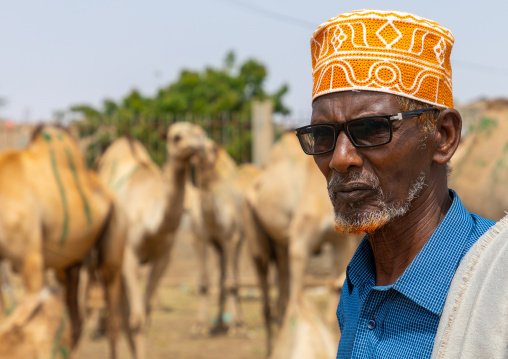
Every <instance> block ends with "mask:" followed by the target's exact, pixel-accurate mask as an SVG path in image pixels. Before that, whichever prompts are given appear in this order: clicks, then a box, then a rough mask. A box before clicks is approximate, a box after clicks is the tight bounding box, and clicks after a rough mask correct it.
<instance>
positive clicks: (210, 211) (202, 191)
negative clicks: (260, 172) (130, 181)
mask: <svg viewBox="0 0 508 359" xmlns="http://www.w3.org/2000/svg"><path fill="white" fill-rule="evenodd" d="M193 164H194V166H195V172H196V185H197V187H196V188H195V187H193V185H192V184H190V183H188V185H187V191H188V199H189V201H188V204H187V208H188V210H189V212H190V227H191V228H190V229H191V233H192V240H193V245H194V249H195V253H196V256H197V258H198V260H197V263H198V265H199V268H198V272H199V293H200V297H201V299H200V302H201V304H200V310H199V311H198V318H197V322H196V324H195V326H194V327H193V329H192V332H193V334H194V335H208V334H209V327H208V321H209V317H208V309H209V305H210V294H209V277H208V266H207V246H208V245H209V244H211V245H212V246H213V248H214V249H215V250H216V251H217V254H218V256H219V265H220V279H219V312H218V315H217V323H216V325H215V327H214V328H213V329H212V332H223V331H227V332H228V334H230V335H235V334H238V333H240V332H242V331H243V322H242V316H241V310H240V303H239V297H238V289H239V288H238V258H239V254H240V245H241V242H242V240H243V235H244V234H243V218H242V215H243V206H244V205H245V197H244V195H243V194H242V186H244V185H245V183H246V182H248V181H249V176H253V175H255V173H256V169H255V168H254V167H252V166H245V167H243V168H242V169H239V168H238V167H237V166H236V164H235V162H234V160H233V159H232V158H231V157H230V156H229V155H228V153H227V152H226V151H225V150H224V149H223V148H222V147H221V146H219V145H217V144H216V143H214V142H213V141H212V140H210V139H208V140H207V142H206V146H205V150H204V151H203V152H201V153H199V154H198V155H197V156H196V157H195V159H194V160H193ZM228 298H229V303H228V304H229V307H230V310H231V322H230V323H229V327H227V326H226V325H225V323H224V318H223V314H224V308H225V304H226V301H227V299H228Z"/></svg>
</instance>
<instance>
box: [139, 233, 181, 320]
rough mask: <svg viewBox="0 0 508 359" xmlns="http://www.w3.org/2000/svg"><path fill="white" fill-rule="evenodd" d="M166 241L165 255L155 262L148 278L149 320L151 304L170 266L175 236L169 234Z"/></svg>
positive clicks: (147, 309) (146, 309) (147, 312)
mask: <svg viewBox="0 0 508 359" xmlns="http://www.w3.org/2000/svg"><path fill="white" fill-rule="evenodd" d="M164 240H165V241H166V242H165V243H166V246H165V248H164V249H163V254H162V255H161V256H159V257H158V258H157V259H155V260H154V261H153V264H152V268H151V270H150V275H149V277H148V284H147V286H146V292H145V311H146V317H147V319H148V318H149V317H150V309H151V306H150V302H151V300H152V297H153V295H154V294H155V290H156V289H157V286H158V285H159V282H160V280H161V278H162V276H163V275H164V272H165V271H166V268H167V267H168V264H169V259H170V255H171V248H172V247H173V243H174V235H173V234H169V235H167V236H166V238H164Z"/></svg>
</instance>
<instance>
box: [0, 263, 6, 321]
mask: <svg viewBox="0 0 508 359" xmlns="http://www.w3.org/2000/svg"><path fill="white" fill-rule="evenodd" d="M4 275H5V266H4V264H3V263H2V262H0V323H2V321H3V320H4V319H5V315H6V313H7V309H6V306H5V301H4V290H5V288H6V286H7V283H5V281H4Z"/></svg>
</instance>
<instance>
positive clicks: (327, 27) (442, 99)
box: [311, 9, 454, 108]
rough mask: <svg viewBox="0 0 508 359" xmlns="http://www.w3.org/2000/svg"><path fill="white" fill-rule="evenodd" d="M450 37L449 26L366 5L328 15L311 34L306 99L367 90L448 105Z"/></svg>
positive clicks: (449, 97) (450, 102) (450, 103)
mask: <svg viewBox="0 0 508 359" xmlns="http://www.w3.org/2000/svg"><path fill="white" fill-rule="evenodd" d="M453 41H454V38H453V35H452V33H451V32H450V30H448V29H446V28H444V27H443V26H441V25H439V24H438V23H436V22H434V21H431V20H428V19H424V18H422V17H419V16H416V15H412V14H409V13H405V12H400V11H386V10H372V9H366V10H358V11H352V12H347V13H344V14H341V15H338V16H336V17H333V18H331V19H330V20H328V21H327V22H325V23H323V24H321V25H320V26H319V27H318V28H317V29H316V31H314V33H313V34H312V37H311V54H312V76H313V81H314V83H313V89H312V101H314V100H315V99H316V98H317V97H319V96H321V95H325V94H327V93H331V92H339V91H350V90H369V91H380V92H387V93H392V94H396V95H400V96H404V97H409V98H412V99H415V100H419V101H423V102H426V103H429V104H432V105H435V106H438V107H440V108H446V107H453V95H452V69H451V65H450V53H451V50H452V46H453Z"/></svg>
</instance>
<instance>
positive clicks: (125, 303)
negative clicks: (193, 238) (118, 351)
mask: <svg viewBox="0 0 508 359" xmlns="http://www.w3.org/2000/svg"><path fill="white" fill-rule="evenodd" d="M122 277H123V285H124V286H125V288H124V289H125V293H126V298H122V309H123V312H124V313H125V311H128V314H127V318H126V320H125V321H124V322H125V325H126V328H127V329H126V332H127V337H128V342H129V345H130V349H131V353H132V356H133V357H134V358H137V359H141V358H144V357H145V338H144V330H145V323H146V312H145V308H144V304H143V296H142V294H141V291H140V288H141V281H140V264H139V262H138V259H137V257H136V255H135V254H134V250H133V249H132V247H131V246H129V245H127V246H126V247H125V251H124V262H123V265H122ZM124 316H125V315H124Z"/></svg>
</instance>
